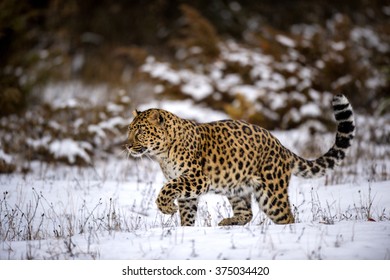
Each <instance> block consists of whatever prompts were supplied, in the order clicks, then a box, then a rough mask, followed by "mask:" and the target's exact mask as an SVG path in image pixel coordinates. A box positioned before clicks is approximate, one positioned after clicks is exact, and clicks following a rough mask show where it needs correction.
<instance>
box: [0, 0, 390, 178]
mask: <svg viewBox="0 0 390 280" xmlns="http://www.w3.org/2000/svg"><path fill="white" fill-rule="evenodd" d="M389 38H390V3H389V2H388V1H380V0H343V1H340V0H317V1H312V0H296V1H291V0H273V1H269V0H261V1H249V0H248V1H247V0H244V1H232V0H213V1H209V0H208V1H206V0H192V1H180V0H150V1H141V0H127V1H126V0H84V1H76V0H66V1H65V0H52V1H49V0H31V1H15V0H1V1H0V173H10V172H15V171H18V172H29V170H30V165H29V163H30V162H31V161H44V162H51V163H57V162H61V163H65V164H69V165H89V164H91V163H92V162H93V161H94V160H96V159H97V158H103V159H104V158H105V157H108V156H109V155H110V154H116V155H118V154H120V150H122V149H123V148H122V144H123V143H124V141H125V139H126V132H127V127H126V126H127V125H128V123H129V121H130V119H131V111H132V110H134V109H135V108H140V107H141V108H143V107H148V106H151V105H152V104H153V105H154V106H160V107H167V108H173V110H174V109H177V108H180V106H186V107H185V108H188V111H193V115H191V114H189V116H186V117H190V118H194V119H195V120H199V118H200V117H201V115H202V114H203V115H205V114H206V115H208V114H209V112H215V113H218V114H219V115H218V116H226V117H229V118H235V119H244V120H247V121H250V122H252V123H256V124H259V125H261V126H263V127H265V128H267V129H272V130H278V129H281V130H286V129H295V128H301V127H305V129H307V131H309V132H310V133H311V134H313V135H314V134H318V133H319V135H321V133H326V132H328V131H330V132H332V133H333V131H334V124H333V119H332V116H331V115H332V112H330V103H329V102H330V100H331V97H332V95H333V94H335V93H344V94H345V95H346V96H347V97H348V98H349V99H350V101H351V103H352V104H353V107H354V109H355V111H356V112H357V114H358V115H359V116H360V117H359V120H360V124H361V125H360V127H358V128H359V129H360V131H364V133H363V132H361V136H359V137H360V138H359V139H360V143H372V144H373V145H375V146H381V147H388V144H389V142H390V128H389V126H390V124H389V123H390V117H389V114H390V94H389V90H390V55H389V53H390V40H389ZM206 117H207V116H206ZM203 119H204V116H203ZM203 119H202V120H203ZM318 145H321V144H318ZM367 145H368V144H367ZM305 146H306V147H305V150H308V149H307V146H308V145H307V143H306V144H305ZM309 146H310V145H309ZM359 147H360V148H359V149H364V148H366V147H367V146H364V145H359ZM359 149H358V150H357V153H356V154H357V155H358V154H359V151H361V150H359ZM313 150H316V147H314V148H313ZM118 151H119V152H118ZM308 156H311V155H308ZM371 156H373V157H378V158H382V159H384V160H386V158H387V159H388V156H389V149H388V148H386V149H381V150H379V151H377V152H374V154H372V155H371ZM386 168H387V167H386ZM385 172H386V176H389V175H388V172H387V169H386V170H385Z"/></svg>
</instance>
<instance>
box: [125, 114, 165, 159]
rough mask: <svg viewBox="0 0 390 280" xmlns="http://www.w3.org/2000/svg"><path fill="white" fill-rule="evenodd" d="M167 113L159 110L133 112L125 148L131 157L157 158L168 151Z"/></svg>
mask: <svg viewBox="0 0 390 280" xmlns="http://www.w3.org/2000/svg"><path fill="white" fill-rule="evenodd" d="M165 113H166V112H165V111H163V110H159V109H149V110H146V111H144V112H139V111H134V112H133V115H134V120H133V121H132V122H131V123H130V125H129V131H128V135H127V144H126V146H125V147H126V150H127V152H128V153H129V154H130V155H131V156H133V157H141V156H143V155H145V154H148V155H150V156H157V155H160V154H162V153H165V152H166V151H167V150H168V133H167V130H166V118H165Z"/></svg>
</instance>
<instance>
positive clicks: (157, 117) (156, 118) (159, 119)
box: [148, 110, 164, 126]
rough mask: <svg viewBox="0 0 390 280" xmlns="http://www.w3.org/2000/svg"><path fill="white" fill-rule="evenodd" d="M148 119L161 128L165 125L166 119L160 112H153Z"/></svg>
mask: <svg viewBox="0 0 390 280" xmlns="http://www.w3.org/2000/svg"><path fill="white" fill-rule="evenodd" d="M148 119H149V121H150V122H151V123H152V124H156V125H161V126H162V125H163V124H164V117H163V116H162V114H161V113H160V112H159V111H158V110H153V111H151V112H150V115H149V117H148Z"/></svg>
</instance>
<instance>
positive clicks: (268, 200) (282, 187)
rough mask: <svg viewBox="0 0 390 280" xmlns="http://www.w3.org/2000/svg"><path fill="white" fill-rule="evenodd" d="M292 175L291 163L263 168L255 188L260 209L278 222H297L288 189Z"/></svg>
mask: <svg viewBox="0 0 390 280" xmlns="http://www.w3.org/2000/svg"><path fill="white" fill-rule="evenodd" d="M271 170H272V171H271ZM290 177H291V171H290V168H289V164H288V163H285V164H283V163H279V164H278V165H277V168H275V169H272V168H268V169H267V168H265V169H263V172H262V176H261V178H258V180H257V184H256V186H255V188H254V190H255V198H256V201H257V202H258V203H259V206H260V209H261V210H263V212H264V213H265V214H266V215H267V216H268V217H269V218H270V219H271V220H272V221H273V222H274V223H276V224H290V223H294V222H295V220H294V216H293V214H292V212H291V207H290V202H289V199H288V191H287V188H288V183H289V181H290Z"/></svg>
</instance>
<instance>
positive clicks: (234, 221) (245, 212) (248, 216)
mask: <svg viewBox="0 0 390 280" xmlns="http://www.w3.org/2000/svg"><path fill="white" fill-rule="evenodd" d="M228 200H229V202H230V204H231V206H232V208H233V217H231V218H225V219H223V220H222V221H221V222H219V224H218V225H219V226H230V225H245V224H247V223H249V222H250V221H251V220H252V217H253V214H252V207H251V194H249V195H246V196H230V197H228Z"/></svg>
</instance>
